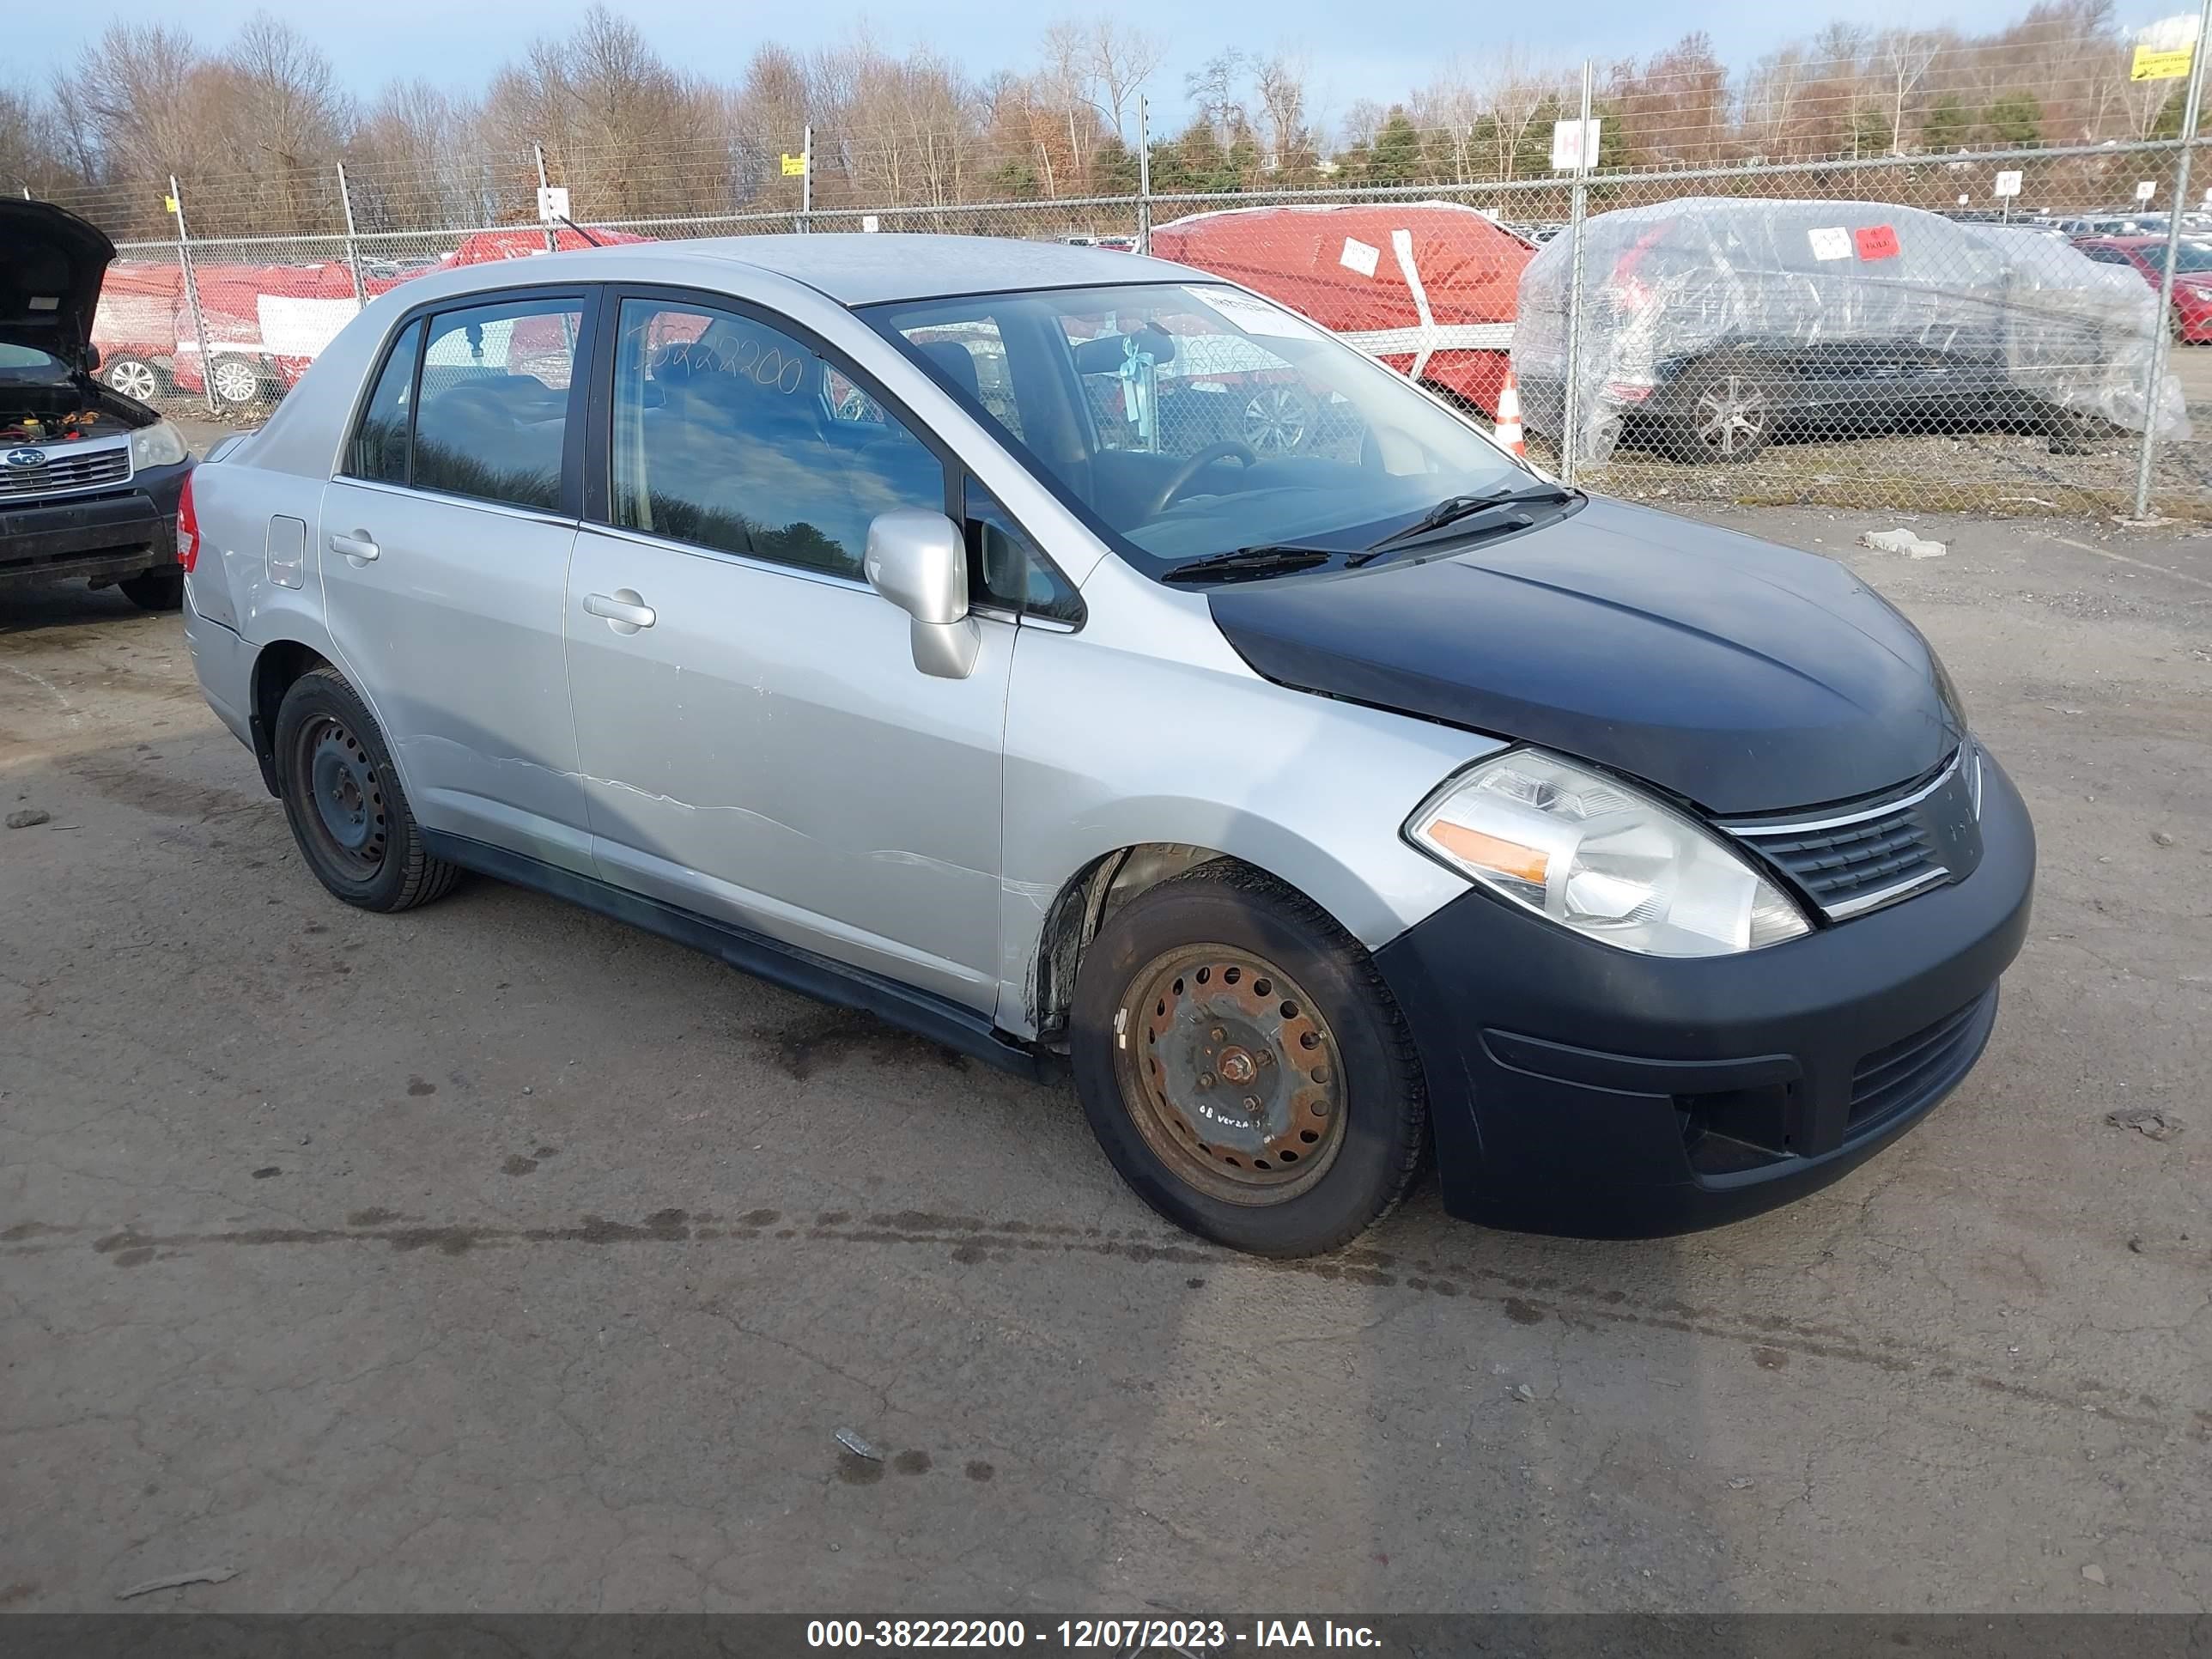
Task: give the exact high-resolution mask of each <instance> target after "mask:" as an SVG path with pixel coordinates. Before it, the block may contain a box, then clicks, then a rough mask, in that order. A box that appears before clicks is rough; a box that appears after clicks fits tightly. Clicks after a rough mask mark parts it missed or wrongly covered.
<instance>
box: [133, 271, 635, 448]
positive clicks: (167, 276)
mask: <svg viewBox="0 0 2212 1659" xmlns="http://www.w3.org/2000/svg"><path fill="white" fill-rule="evenodd" d="M592 234H593V236H594V237H596V238H597V239H598V240H599V241H602V242H629V241H639V240H643V239H642V238H640V237H637V236H634V235H629V234H625V233H623V232H619V231H596V232H593V233H592ZM549 237H550V240H551V241H552V242H553V243H554V244H555V245H556V246H559V247H562V248H576V247H581V246H585V240H584V238H583V237H582V236H581V234H579V233H578V232H576V231H574V230H568V229H565V228H564V229H561V230H558V231H555V232H547V231H545V230H542V229H539V228H534V227H532V228H514V229H507V230H491V231H478V232H476V233H474V234H471V235H468V236H465V237H464V238H462V239H461V240H460V241H459V244H458V245H457V246H455V247H454V248H453V249H452V250H451V251H450V252H446V253H444V254H442V255H441V256H439V257H438V258H422V259H414V260H390V259H377V260H364V261H363V262H362V267H361V270H360V274H359V282H358V286H357V287H356V273H355V271H354V269H353V267H352V266H351V265H349V264H345V263H343V262H341V261H335V260H332V261H323V262H319V263H315V264H235V263H222V262H218V261H210V260H205V259H195V260H194V261H193V262H192V266H191V283H192V285H193V286H194V287H195V288H196V289H197V292H198V299H199V306H198V309H197V313H195V311H194V309H193V307H192V304H191V299H190V297H189V296H188V295H187V291H186V276H185V268H184V266H183V265H182V264H163V263H160V262H146V261H137V260H133V261H130V262H126V263H122V264H116V265H114V266H112V268H111V269H110V270H109V271H108V273H107V278H106V284H105V286H104V287H103V288H102V289H101V291H100V307H99V310H98V313H96V315H95V318H94V325H93V339H94V343H95V344H97V345H98V346H99V347H100V362H101V368H100V378H101V380H104V381H105V382H106V384H107V385H108V386H111V387H112V388H113V389H114V390H115V391H117V392H121V393H122V394H123V395H124V396H125V397H127V398H136V399H137V400H138V401H140V402H142V403H144V402H149V401H152V400H153V399H155V398H161V397H165V396H167V395H170V394H172V393H183V394H185V395H186V396H188V397H195V398H197V397H201V396H204V395H211V396H212V398H213V399H214V401H215V403H216V404H217V406H218V407H221V408H223V409H231V410H239V409H247V408H251V407H253V406H255V405H258V404H268V403H271V402H274V401H275V400H276V399H277V398H281V397H283V395H284V394H285V392H288V391H289V390H290V389H291V388H292V387H293V386H295V385H297V384H298V383H299V380H300V377H301V375H302V374H306V373H307V365H308V364H309V363H311V362H313V361H314V359H315V357H316V356H317V355H318V354H319V352H320V351H321V350H322V349H323V348H324V347H325V345H327V344H328V343H330V341H331V337H333V336H335V335H336V334H337V331H338V330H339V329H341V328H343V326H344V325H346V323H347V322H348V321H349V319H351V318H352V317H353V315H354V313H356V312H357V311H359V310H360V309H361V307H362V304H363V303H364V302H365V301H367V300H370V299H374V297H375V296H376V295H380V294H382V293H384V292H386V290H387V289H392V288H395V287H397V286H398V285H399V284H400V283H404V282H409V281H411V280H412V279H413V278H415V277H417V276H422V274H423V273H424V272H425V271H429V270H444V269H447V268H449V267H452V266H456V265H473V264H486V263H488V262H490V261H495V260H500V259H512V258H526V257H527V256H529V255H532V254H538V253H544V252H547V247H548V240H549ZM203 331H204V335H205V343H204V347H203V342H202V335H203Z"/></svg>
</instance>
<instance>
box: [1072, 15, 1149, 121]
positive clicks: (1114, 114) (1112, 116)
mask: <svg viewBox="0 0 2212 1659" xmlns="http://www.w3.org/2000/svg"><path fill="white" fill-rule="evenodd" d="M1088 45H1089V48H1090V57H1089V62H1090V69H1091V80H1092V82H1094V83H1095V84H1096V85H1097V91H1098V96H1097V108H1098V112H1099V113H1100V114H1101V115H1103V116H1104V117H1105V118H1106V125H1108V126H1109V127H1111V128H1113V130H1114V132H1115V137H1124V138H1126V137H1127V136H1128V133H1127V128H1126V127H1125V125H1123V121H1122V117H1123V116H1124V115H1125V114H1126V113H1127V111H1128V108H1129V106H1131V105H1132V104H1133V103H1135V102H1136V100H1137V94H1138V93H1139V91H1140V90H1142V88H1143V87H1144V85H1145V83H1146V82H1147V81H1149V80H1151V79H1152V76H1153V75H1154V73H1155V72H1157V71H1158V69H1159V66H1160V59H1161V58H1162V57H1163V56H1164V54H1165V52H1166V48H1165V47H1164V46H1162V45H1161V43H1160V38H1159V36H1158V35H1156V34H1149V33H1146V32H1145V31H1144V30H1143V29H1140V28H1135V27H1131V26H1130V25H1128V24H1127V23H1117V22H1115V21H1114V20H1113V18H1112V17H1111V16H1110V15H1101V16H1100V17H1099V19H1098V21H1096V22H1095V23H1093V24H1092V25H1091V33H1090V40H1089V42H1088Z"/></svg>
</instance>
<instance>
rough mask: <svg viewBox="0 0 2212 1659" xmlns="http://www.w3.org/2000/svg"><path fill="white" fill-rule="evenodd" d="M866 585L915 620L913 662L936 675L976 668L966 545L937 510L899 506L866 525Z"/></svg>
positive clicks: (961, 674)
mask: <svg viewBox="0 0 2212 1659" xmlns="http://www.w3.org/2000/svg"><path fill="white" fill-rule="evenodd" d="M862 568H864V569H865V570H866V572H867V577H868V585H869V586H871V587H872V588H874V589H875V590H876V592H878V593H880V594H882V595H883V596H884V598H885V599H889V600H890V602H891V603H892V604H893V605H896V606H898V608H899V609H900V610H902V611H905V612H906V613H907V615H908V616H909V617H913V618H914V620H913V621H912V622H911V623H908V625H907V633H908V640H909V642H910V643H911V644H912V646H913V648H914V665H915V667H916V668H919V669H920V670H921V671H922V672H923V673H925V674H933V675H935V676H936V677H937V678H939V679H945V680H964V679H966V678H968V676H969V674H971V673H972V672H974V671H975V656H976V653H978V652H979V651H980V650H981V648H982V644H983V632H982V629H981V628H979V627H978V626H977V625H976V623H975V618H974V617H971V616H969V614H968V548H967V544H966V543H965V541H964V540H963V538H962V537H961V534H960V529H959V526H957V525H955V524H954V523H953V522H952V520H950V519H948V518H946V517H945V515H944V514H943V513H932V512H930V511H929V510H928V509H927V507H898V508H896V509H895V510H893V511H891V512H889V513H878V514H877V515H876V516H875V518H874V519H873V520H872V521H871V522H870V523H869V525H868V550H867V554H866V559H865V561H864V562H863V565H862Z"/></svg>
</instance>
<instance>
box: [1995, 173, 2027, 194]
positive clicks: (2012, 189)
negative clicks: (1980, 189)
mask: <svg viewBox="0 0 2212 1659" xmlns="http://www.w3.org/2000/svg"><path fill="white" fill-rule="evenodd" d="M1990 194H1991V195H1993V196H2017V195H2019V194H2020V174H2019V173H1999V174H1997V181H1996V184H1995V185H1991V186H1990Z"/></svg>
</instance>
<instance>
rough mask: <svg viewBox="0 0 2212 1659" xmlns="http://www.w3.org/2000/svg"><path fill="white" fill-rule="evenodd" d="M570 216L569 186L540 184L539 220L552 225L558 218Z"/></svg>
mask: <svg viewBox="0 0 2212 1659" xmlns="http://www.w3.org/2000/svg"><path fill="white" fill-rule="evenodd" d="M567 217H568V185H538V223H539V224H541V225H550V224H551V223H552V222H554V221H555V220H556V219H565V218H567Z"/></svg>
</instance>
